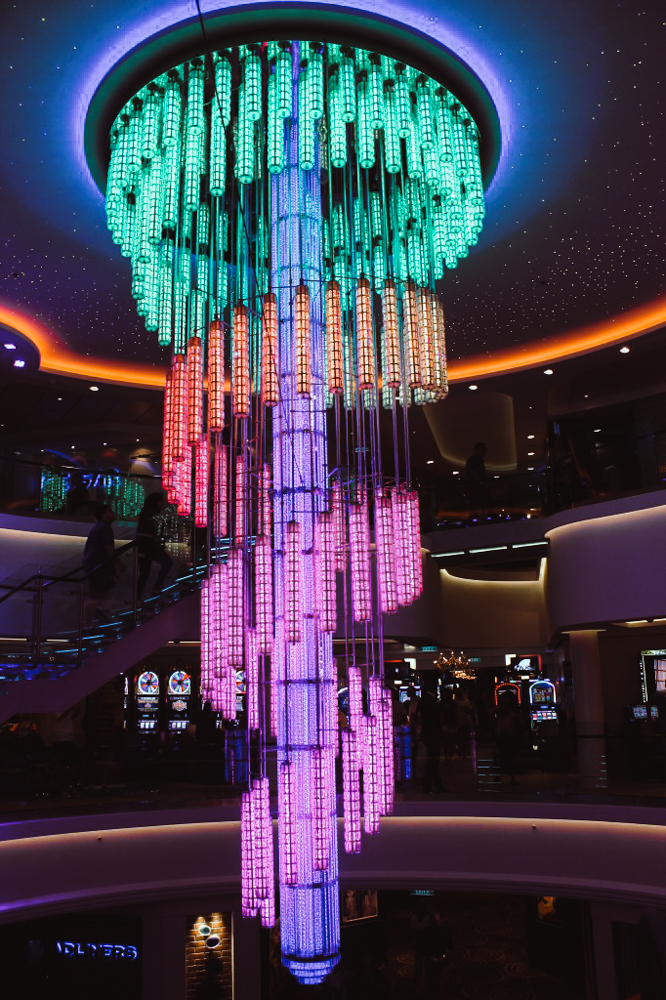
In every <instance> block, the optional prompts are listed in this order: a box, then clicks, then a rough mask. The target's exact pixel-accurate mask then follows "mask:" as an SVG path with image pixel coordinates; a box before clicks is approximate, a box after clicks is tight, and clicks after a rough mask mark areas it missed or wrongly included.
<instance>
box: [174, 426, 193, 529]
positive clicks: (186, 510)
mask: <svg viewBox="0 0 666 1000" xmlns="http://www.w3.org/2000/svg"><path fill="white" fill-rule="evenodd" d="M176 467H177V473H176V483H177V486H176V488H177V491H178V513H179V514H180V516H181V517H189V516H190V514H191V513H192V448H191V447H190V445H189V444H188V445H185V459H184V461H182V462H177V463H176Z"/></svg>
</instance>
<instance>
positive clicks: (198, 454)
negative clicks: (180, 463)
mask: <svg viewBox="0 0 666 1000" xmlns="http://www.w3.org/2000/svg"><path fill="white" fill-rule="evenodd" d="M194 523H195V525H196V527H197V528H205V527H206V525H207V524H208V436H207V435H206V436H205V437H203V438H201V440H200V441H199V442H198V443H197V446H196V451H195V457H194Z"/></svg>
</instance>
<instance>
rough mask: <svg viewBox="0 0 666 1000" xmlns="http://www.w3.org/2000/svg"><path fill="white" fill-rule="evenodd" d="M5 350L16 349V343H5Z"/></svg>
mask: <svg viewBox="0 0 666 1000" xmlns="http://www.w3.org/2000/svg"><path fill="white" fill-rule="evenodd" d="M5 350H6V351H15V350H16V344H5Z"/></svg>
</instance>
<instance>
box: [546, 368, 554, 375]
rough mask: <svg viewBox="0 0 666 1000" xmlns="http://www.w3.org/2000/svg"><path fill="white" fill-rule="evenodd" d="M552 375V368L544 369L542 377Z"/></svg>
mask: <svg viewBox="0 0 666 1000" xmlns="http://www.w3.org/2000/svg"><path fill="white" fill-rule="evenodd" d="M552 374H553V369H552V368H546V369H545V371H544V375H552Z"/></svg>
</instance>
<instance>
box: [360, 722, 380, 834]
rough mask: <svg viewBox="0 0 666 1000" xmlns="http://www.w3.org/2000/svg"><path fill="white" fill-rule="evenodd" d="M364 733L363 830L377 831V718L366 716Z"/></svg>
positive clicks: (367, 831)
mask: <svg viewBox="0 0 666 1000" xmlns="http://www.w3.org/2000/svg"><path fill="white" fill-rule="evenodd" d="M364 728H365V732H364V734H363V739H364V746H363V830H364V832H365V833H377V831H378V830H379V796H378V789H377V777H378V775H377V771H378V763H379V762H378V759H377V758H378V753H377V750H378V747H377V720H376V718H375V717H374V716H372V715H369V716H366V718H365V727H364Z"/></svg>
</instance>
